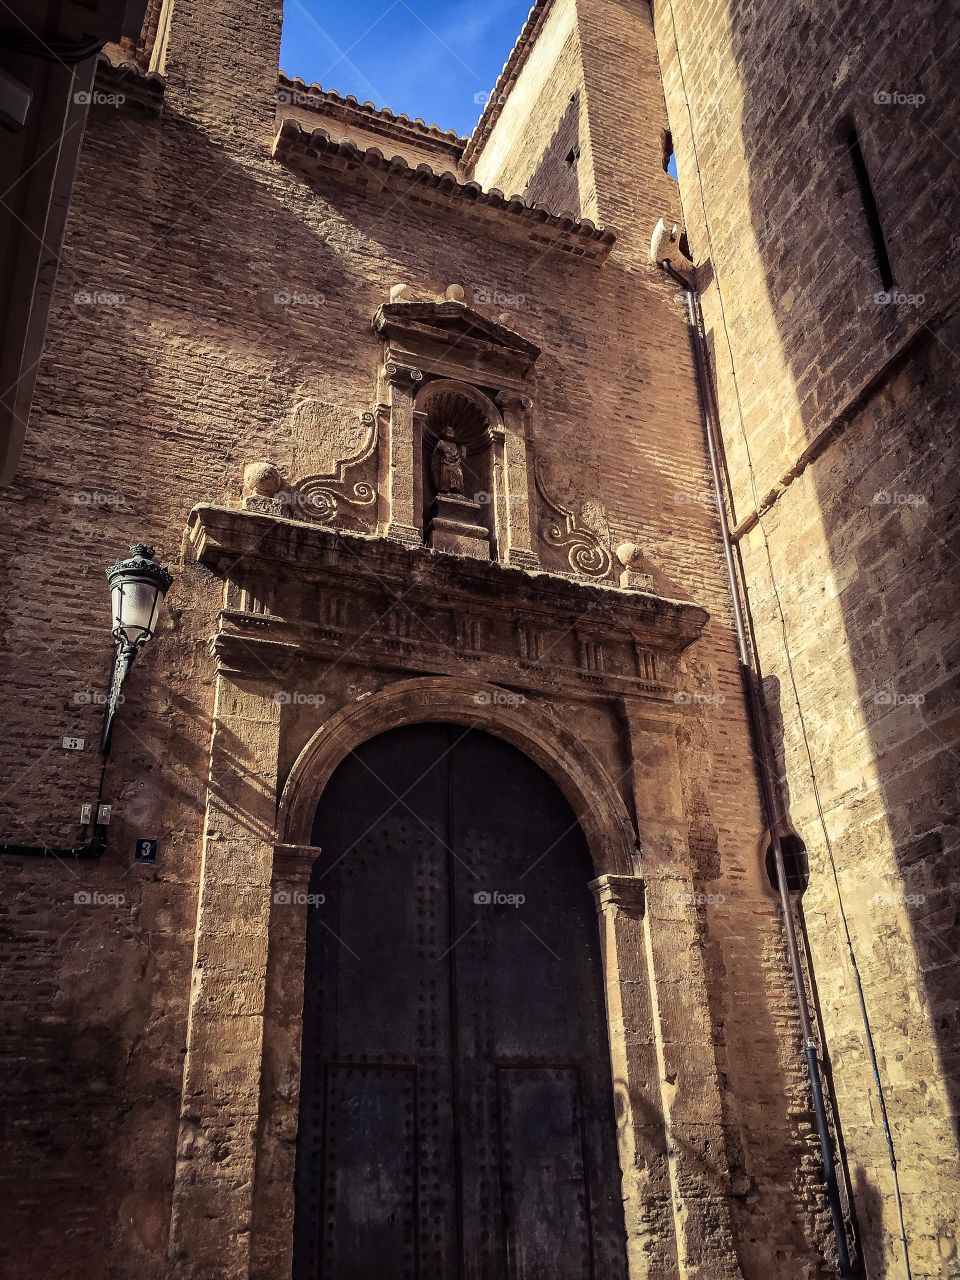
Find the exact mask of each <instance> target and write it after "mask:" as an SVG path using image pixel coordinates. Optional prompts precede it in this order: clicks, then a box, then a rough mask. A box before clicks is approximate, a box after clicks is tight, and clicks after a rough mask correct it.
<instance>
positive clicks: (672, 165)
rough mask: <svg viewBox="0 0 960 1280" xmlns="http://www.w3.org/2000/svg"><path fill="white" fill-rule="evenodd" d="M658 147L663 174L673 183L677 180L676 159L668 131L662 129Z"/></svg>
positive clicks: (671, 135)
mask: <svg viewBox="0 0 960 1280" xmlns="http://www.w3.org/2000/svg"><path fill="white" fill-rule="evenodd" d="M660 145H661V148H662V153H661V161H662V163H663V168H664V172H665V173H668V174H669V175H670V177H671V178H673V180H674V182H676V180H677V157H676V154H675V153H674V150H673V134H672V133H671V131H670V130H669V129H664V131H663V133H662V134H661V135H660Z"/></svg>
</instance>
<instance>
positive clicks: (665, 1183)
mask: <svg viewBox="0 0 960 1280" xmlns="http://www.w3.org/2000/svg"><path fill="white" fill-rule="evenodd" d="M590 887H591V888H592V890H593V892H594V895H595V897H596V900H597V913H598V915H599V917H600V947H601V953H602V955H603V971H604V983H605V987H606V1001H607V1025H608V1027H609V1035H610V1061H611V1067H612V1075H613V1082H614V1095H615V1102H616V1111H617V1139H618V1145H619V1151H620V1168H621V1170H622V1171H623V1211H624V1219H625V1225H626V1232H627V1261H628V1265H629V1270H630V1280H654V1277H656V1280H671V1278H672V1277H676V1276H678V1275H679V1272H678V1269H677V1249H676V1243H675V1240H674V1234H673V1216H672V1214H671V1209H670V1206H671V1198H672V1192H671V1181H670V1167H669V1162H668V1158H667V1137H666V1131H665V1127H664V1119H663V1116H662V1114H661V1105H662V1103H661V1096H660V1082H659V1074H660V1072H659V1065H658V1059H657V1049H656V1043H655V1036H654V1020H653V1011H652V1009H651V1002H650V982H649V977H648V974H647V959H646V948H645V945H644V925H643V918H644V908H645V887H644V883H643V881H642V880H641V879H640V878H639V877H635V876H622V875H604V876H600V878H599V879H597V880H594V881H593V883H592V884H591V886H590Z"/></svg>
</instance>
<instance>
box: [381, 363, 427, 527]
mask: <svg viewBox="0 0 960 1280" xmlns="http://www.w3.org/2000/svg"><path fill="white" fill-rule="evenodd" d="M384 377H385V379H386V381H387V384H388V386H389V388H390V401H389V404H390V420H389V425H388V431H387V457H388V459H389V468H390V469H389V472H388V475H387V477H386V480H387V492H388V495H389V496H388V504H387V505H388V511H389V524H388V525H387V537H388V538H395V539H396V540H397V541H398V542H402V543H404V544H405V545H406V546H413V547H418V546H420V545H421V544H422V542H423V512H422V510H421V509H420V507H421V504H420V503H418V501H417V494H418V490H419V484H418V483H417V481H418V478H419V474H420V470H419V456H418V452H419V441H418V439H417V435H418V433H417V431H416V429H415V426H414V408H413V400H414V395H415V393H416V390H417V388H418V387H419V385H420V383H421V382H422V381H423V374H422V373H421V372H420V370H419V369H414V368H411V367H410V366H406V365H398V364H393V363H390V364H387V365H386V366H385V367H384Z"/></svg>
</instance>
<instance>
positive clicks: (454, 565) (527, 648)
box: [188, 506, 708, 699]
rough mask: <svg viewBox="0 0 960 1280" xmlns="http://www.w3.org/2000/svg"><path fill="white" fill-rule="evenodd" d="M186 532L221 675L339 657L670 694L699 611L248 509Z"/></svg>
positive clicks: (202, 516)
mask: <svg viewBox="0 0 960 1280" xmlns="http://www.w3.org/2000/svg"><path fill="white" fill-rule="evenodd" d="M188 536H189V539H190V542H191V544H192V546H193V549H194V551H195V553H196V556H197V559H198V560H199V561H200V562H201V563H202V564H204V565H205V566H206V567H207V568H209V569H211V570H213V571H214V572H216V573H218V574H222V575H223V576H224V577H225V578H226V579H227V594H226V600H225V607H224V609H223V611H222V613H221V616H220V629H219V632H218V634H217V637H216V640H215V650H216V654H217V658H218V663H219V665H220V668H221V670H222V671H223V672H232V673H239V672H242V671H245V670H248V669H250V668H251V664H253V666H254V667H256V666H258V665H260V664H262V663H265V666H262V665H261V669H269V670H271V671H275V672H277V678H278V679H279V678H281V677H282V676H283V674H284V672H285V671H286V670H288V669H289V666H290V664H291V663H292V662H294V661H295V660H297V659H300V658H318V659H323V658H331V657H332V658H337V657H340V658H341V659H342V660H346V661H349V662H351V663H354V664H360V665H372V666H376V667H378V668H381V669H384V670H393V671H397V670H402V671H407V672H410V673H411V674H413V673H418V672H419V673H427V672H430V673H447V674H462V673H463V672H464V671H465V670H468V671H470V672H471V673H472V674H474V675H476V676H478V677H481V678H483V679H485V680H490V681H492V682H495V683H504V684H509V685H510V686H511V687H513V688H518V689H528V690H533V691H540V692H557V691H561V690H562V691H564V692H565V693H566V694H567V695H573V696H577V697H584V696H588V697H591V696H602V697H605V698H609V697H622V696H629V695H637V696H645V697H654V698H661V699H669V698H670V696H671V687H672V683H673V677H674V669H675V659H676V656H677V655H678V654H679V653H680V652H681V651H682V650H683V649H684V648H686V646H687V645H689V644H690V643H692V642H693V641H694V640H695V639H696V638H697V637H698V636H699V634H700V632H701V631H702V629H703V627H704V625H705V624H706V621H707V617H708V615H707V612H706V610H705V609H702V608H700V607H699V606H697V605H694V604H688V603H683V602H680V601H673V600H667V599H664V598H662V597H659V596H656V595H653V594H651V593H646V592H640V591H628V590H624V589H622V588H617V587H612V586H601V585H598V584H597V585H595V584H587V583H585V582H579V581H575V580H573V579H570V578H566V577H562V576H560V575H555V574H550V573H544V572H529V571H525V570H521V569H516V568H513V567H510V566H505V565H497V564H495V563H494V562H492V561H488V562H482V561H476V560H471V559H465V558H462V557H459V556H452V555H445V554H442V553H438V552H433V551H430V550H429V549H427V548H426V547H421V548H419V549H415V548H408V547H404V546H403V545H402V544H399V543H397V542H395V541H394V540H392V539H389V538H381V537H374V536H363V535H357V534H350V533H346V532H342V531H335V530H331V529H326V528H323V527H322V526H319V525H308V524H303V523H300V522H298V521H293V520H286V519H278V518H277V517H275V516H271V515H265V514H262V513H259V512H255V511H235V510H233V509H231V508H228V507H214V506H198V507H195V508H194V510H193V511H192V513H191V515H190V520H189V524H188ZM255 650H256V651H257V653H258V654H259V656H255Z"/></svg>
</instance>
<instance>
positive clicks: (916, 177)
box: [654, 0, 960, 1276]
mask: <svg viewBox="0 0 960 1280" xmlns="http://www.w3.org/2000/svg"><path fill="white" fill-rule="evenodd" d="M654 11H655V17H656V34H657V41H658V47H659V52H660V62H661V67H662V73H663V83H664V88H665V93H666V101H667V108H668V113H669V119H670V125H671V128H672V132H673V139H674V143H675V146H676V152H677V160H678V168H679V178H680V191H681V194H682V197H683V213H684V218H685V223H686V227H687V231H688V235H689V238H690V243H691V248H692V251H693V255H694V258H695V260H696V262H697V264H698V270H697V274H698V279H699V285H700V288H701V291H702V295H703V310H704V316H705V324H706V329H707V337H708V343H709V346H710V350H711V355H712V360H713V366H714V372H715V376H716V381H717V386H718V393H719V404H720V417H721V425H722V430H723V439H724V446H725V450H726V456H727V462H728V470H729V477H730V484H731V491H732V499H733V501H732V508H733V513H734V522H735V524H736V526H737V534H738V537H739V547H740V554H741V556H742V560H743V566H744V573H745V577H746V581H747V583H748V586H749V592H750V600H751V606H752V611H753V617H754V625H755V631H756V640H757V647H758V653H759V659H760V663H761V666H762V668H763V671H764V675H765V677H766V690H767V696H768V704H769V709H770V714H771V719H772V722H773V725H774V730H775V736H776V738H777V749H778V752H779V756H780V768H781V770H782V773H783V781H784V793H785V796H786V799H787V802H788V806H789V816H790V819H791V821H792V823H793V825H794V827H795V828H796V830H797V831H798V832H799V834H800V835H801V837H802V838H803V840H804V841H805V843H806V845H807V847H808V850H809V852H810V858H811V883H810V889H809V891H808V892H807V894H806V896H805V899H804V915H805V919H806V926H807V930H808V934H809V939H810V948H811V952H812V957H813V963H814V970H815V982H816V987H817V992H818V998H819V1003H820V1007H821V1009H822V1013H823V1019H824V1025H825V1029H826V1036H827V1042H828V1049H829V1052H830V1056H831V1061H832V1069H833V1080H834V1086H835V1091H836V1096H837V1099H838V1103H839V1120H840V1128H841V1131H842V1135H843V1141H844V1144H845V1148H846V1153H847V1158H848V1162H849V1167H850V1177H851V1181H852V1183H853V1187H854V1192H855V1200H856V1208H857V1216H858V1220H859V1223H858V1225H859V1230H860V1233H861V1237H862V1240H863V1248H864V1252H865V1255H866V1260H867V1265H868V1267H869V1269H870V1274H871V1275H874V1274H877V1275H879V1274H901V1273H903V1270H904V1257H903V1248H902V1245H901V1243H900V1241H899V1238H898V1237H899V1223H898V1215H897V1208H896V1198H895V1194H894V1192H895V1187H894V1184H893V1178H892V1171H891V1164H890V1158H889V1153H888V1150H887V1144H886V1141H885V1139H884V1135H883V1131H882V1127H881V1125H880V1111H879V1103H878V1098H877V1096H876V1090H875V1088H874V1085H873V1082H872V1078H871V1069H870V1063H869V1058H868V1054H867V1047H866V1033H865V1028H864V1023H863V1019H862V1017H861V1014H860V1010H859V1002H858V998H857V991H856V985H855V981H854V972H853V968H852V964H853V961H852V960H851V952H850V951H849V950H848V948H847V944H846V934H847V930H849V934H850V938H851V942H852V955H853V957H855V960H856V964H857V965H858V967H859V970H860V973H861V976H862V981H863V987H864V992H865V1000H866V1005H867V1010H868V1015H869V1022H870V1026H871V1028H872V1033H873V1037H874V1040H875V1043H876V1051H877V1056H878V1062H879V1068H880V1076H881V1080H882V1082H883V1088H884V1092H885V1096H886V1102H887V1107H888V1110H889V1114H890V1122H891V1127H892V1134H893V1142H894V1147H895V1151H896V1157H897V1160H898V1161H899V1181H900V1192H901V1195H902V1199H903V1204H904V1213H905V1219H906V1230H907V1236H908V1247H909V1251H910V1261H911V1264H912V1268H913V1274H914V1275H915V1276H920V1275H922V1276H939V1275H949V1274H954V1273H955V1272H956V1270H957V1267H958V1265H960V1264H958V1262H957V1259H956V1232H957V1215H956V1206H957V1203H958V1196H957V1182H956V1177H957V1133H956V1092H957V1065H958V1047H960V1042H958V1033H960V1022H958V1006H957V998H958V985H957V978H958V974H957V964H958V960H957V954H958V952H957V942H958V937H957V917H956V912H955V910H954V908H953V906H952V905H951V904H952V902H953V899H954V897H955V893H956V884H957V880H958V877H957V840H956V823H955V814H956V800H957V789H956V768H955V764H956V745H955V744H956V682H957V676H956V653H957V629H956V624H955V621H954V618H953V616H952V615H953V613H955V610H954V609H953V608H952V605H951V603H950V602H951V600H952V599H953V598H954V597H955V596H956V584H957V563H958V561H957V554H956V552H957V545H956V535H955V529H954V525H955V511H956V499H957V462H956V459H957V440H956V427H955V421H954V417H955V415H954V413H953V411H952V409H951V408H950V403H951V399H952V390H951V387H952V384H953V383H954V382H955V376H956V359H957V356H956V351H957V349H958V348H957V324H956V319H955V315H956V296H957V244H956V242H955V239H952V238H951V236H950V232H949V228H950V227H951V225H952V219H951V213H950V208H949V203H950V200H951V195H950V194H949V193H951V192H955V190H956V183H957V159H956V156H957V129H956V116H955V111H954V109H953V97H954V95H953V90H952V81H953V78H954V77H955V74H956V52H955V50H953V51H952V52H951V50H952V48H953V43H954V42H955V40H956V37H957V34H958V33H957V28H956V22H955V18H954V19H950V18H949V17H948V14H947V11H946V9H945V8H944V7H943V6H940V5H936V4H928V5H923V6H920V8H919V9H918V8H917V7H916V6H909V7H908V6H902V5H882V6H881V5H872V4H867V5H852V4H845V3H835V4H830V5H827V6H820V5H818V6H813V7H811V6H809V5H805V4H794V5H786V6H784V5H773V4H767V3H764V2H763V0H756V2H755V3H751V4H748V5H745V6H738V7H736V8H732V7H727V6H715V5H705V4H700V3H696V2H695V0H661V2H658V3H656V4H655V5H654ZM852 128H855V130H856V133H857V135H858V138H859V145H860V148H861V151H862V155H863V158H864V161H865V165H866V169H867V171H868V173H869V179H870V184H871V186H872V193H873V200H874V201H875V206H876V210H877V214H878V217H879V222H880V225H881V228H882V232H883V236H884V239H885V242H886V249H887V253H888V256H889V261H890V266H891V269H892V275H893V281H892V283H885V282H884V279H883V277H882V274H881V270H880V264H879V263H878V260H877V256H876V253H875V248H874V243H873V238H872V236H871V230H870V222H869V216H868V210H869V204H870V200H869V198H867V199H866V201H865V199H864V196H863V194H862V192H861V190H860V187H859V184H858V180H857V172H856V164H855V154H854V153H853V152H852V150H851V129H852Z"/></svg>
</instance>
